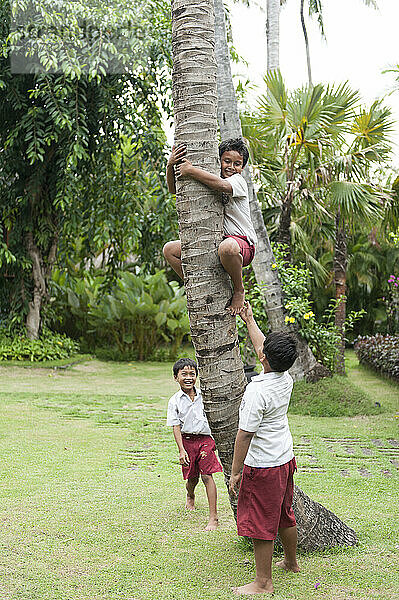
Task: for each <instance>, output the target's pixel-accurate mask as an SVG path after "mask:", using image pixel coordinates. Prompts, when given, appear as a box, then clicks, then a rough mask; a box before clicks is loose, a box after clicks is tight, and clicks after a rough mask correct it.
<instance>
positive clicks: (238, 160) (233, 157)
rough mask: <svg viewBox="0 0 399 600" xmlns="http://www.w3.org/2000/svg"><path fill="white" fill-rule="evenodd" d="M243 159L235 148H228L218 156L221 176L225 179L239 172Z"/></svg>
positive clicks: (241, 168)
mask: <svg viewBox="0 0 399 600" xmlns="http://www.w3.org/2000/svg"><path fill="white" fill-rule="evenodd" d="M243 162H244V159H243V157H242V156H241V154H240V153H239V152H237V150H228V151H227V152H223V154H222V156H221V158H220V168H221V172H222V178H223V179H227V177H231V176H232V175H235V174H236V173H241V171H242V170H243V168H244V166H243Z"/></svg>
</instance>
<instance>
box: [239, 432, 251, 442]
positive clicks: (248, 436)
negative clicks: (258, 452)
mask: <svg viewBox="0 0 399 600" xmlns="http://www.w3.org/2000/svg"><path fill="white" fill-rule="evenodd" d="M238 433H239V435H240V437H241V438H242V439H243V440H245V441H247V440H251V439H252V438H253V437H254V433H255V432H254V431H245V429H239V430H238Z"/></svg>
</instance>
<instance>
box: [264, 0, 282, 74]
mask: <svg viewBox="0 0 399 600" xmlns="http://www.w3.org/2000/svg"><path fill="white" fill-rule="evenodd" d="M266 11H267V17H266V38H267V71H268V72H269V71H276V70H277V69H278V68H279V66H280V0H267V6H266Z"/></svg>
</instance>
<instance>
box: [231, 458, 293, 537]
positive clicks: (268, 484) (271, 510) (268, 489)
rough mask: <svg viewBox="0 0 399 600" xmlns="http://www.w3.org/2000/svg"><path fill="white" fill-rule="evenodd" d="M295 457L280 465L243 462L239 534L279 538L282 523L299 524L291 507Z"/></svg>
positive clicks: (287, 524) (239, 500) (238, 515)
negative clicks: (258, 465) (256, 464)
mask: <svg viewBox="0 0 399 600" xmlns="http://www.w3.org/2000/svg"><path fill="white" fill-rule="evenodd" d="M294 471H296V462H295V458H293V459H292V460H290V461H289V462H287V463H285V464H284V465H280V466H279V467H266V468H259V467H248V466H247V465H244V470H243V472H242V479H241V486H240V493H239V496H238V506H237V531H238V535H242V536H247V537H251V538H255V539H258V540H274V539H276V536H277V532H278V529H279V528H280V527H294V526H295V525H296V521H295V515H294V511H293V510H292V497H293V492H294V479H293V474H294Z"/></svg>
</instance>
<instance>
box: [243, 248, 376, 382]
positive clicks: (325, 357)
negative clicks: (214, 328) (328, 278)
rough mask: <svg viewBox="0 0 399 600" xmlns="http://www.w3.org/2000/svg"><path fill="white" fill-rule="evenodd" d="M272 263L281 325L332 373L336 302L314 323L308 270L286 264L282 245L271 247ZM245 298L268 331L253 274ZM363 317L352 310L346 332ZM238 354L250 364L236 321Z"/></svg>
mask: <svg viewBox="0 0 399 600" xmlns="http://www.w3.org/2000/svg"><path fill="white" fill-rule="evenodd" d="M272 246H273V253H274V256H275V258H276V262H275V263H274V264H273V265H272V269H276V270H278V273H279V278H280V281H281V286H282V288H283V292H284V298H285V310H286V317H285V322H286V323H287V325H288V324H291V325H296V326H297V327H298V329H299V331H300V333H301V335H303V337H304V338H305V339H306V341H307V342H308V344H309V346H310V348H311V350H312V352H313V354H314V356H315V358H316V359H317V361H318V362H320V363H321V364H323V365H325V366H326V367H327V368H328V369H329V370H330V371H331V372H333V371H334V365H335V359H336V355H337V352H338V347H339V340H340V335H339V332H338V330H337V328H336V326H335V322H334V317H335V311H336V308H337V304H338V301H337V300H335V299H332V300H330V303H329V305H328V307H327V309H326V310H325V311H324V313H323V314H322V315H321V318H320V319H319V320H318V319H317V318H316V315H315V313H314V312H313V303H312V300H311V292H310V289H311V286H310V283H311V279H312V274H311V272H310V270H309V269H308V268H307V267H305V265H304V264H303V263H299V265H294V264H292V263H290V262H287V259H286V248H285V246H284V245H282V244H272ZM245 287H246V290H248V291H247V292H246V298H247V300H249V302H250V304H251V306H252V310H253V313H254V316H255V319H256V321H257V323H258V325H259V327H260V329H261V330H262V331H264V332H267V331H268V330H269V325H268V320H267V315H266V311H265V307H264V304H263V300H262V298H263V290H262V285H258V284H257V283H256V282H255V278H254V275H253V273H251V274H249V275H247V274H246V275H245ZM363 314H364V311H363V310H360V311H353V312H350V313H349V314H348V315H347V318H346V322H345V330H346V332H348V331H350V330H351V329H352V327H353V324H354V323H355V322H356V321H357V320H358V319H360V318H361V316H362V315H363ZM237 326H238V335H239V340H240V348H241V353H242V355H243V359H244V362H250V360H248V357H249V356H250V350H249V346H250V344H249V343H248V337H247V333H246V327H245V325H244V323H243V322H242V321H241V319H239V320H238V321H237Z"/></svg>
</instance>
